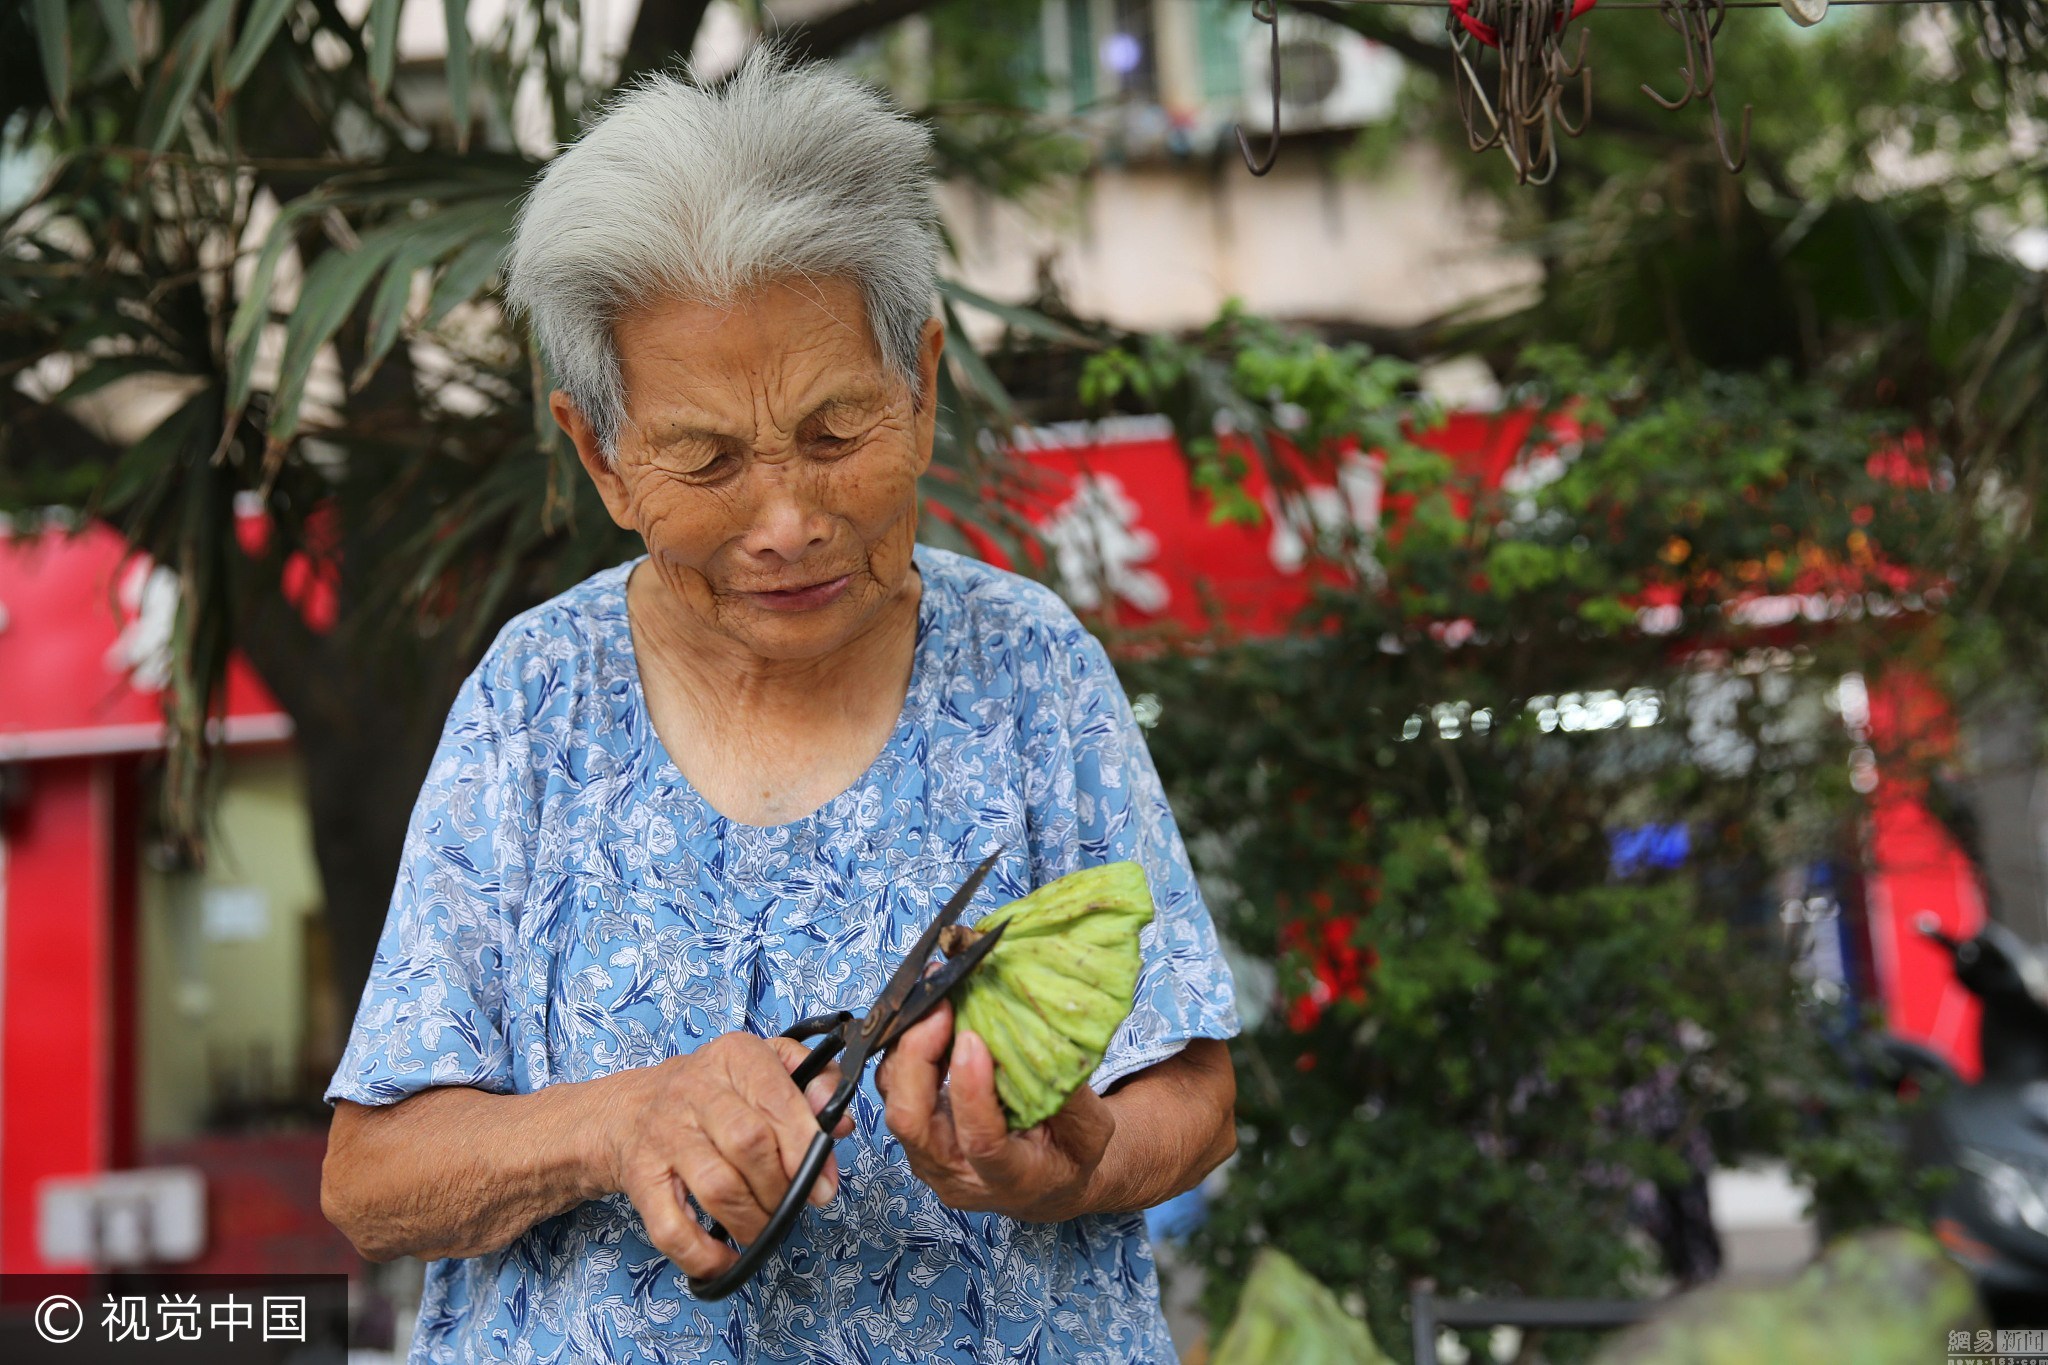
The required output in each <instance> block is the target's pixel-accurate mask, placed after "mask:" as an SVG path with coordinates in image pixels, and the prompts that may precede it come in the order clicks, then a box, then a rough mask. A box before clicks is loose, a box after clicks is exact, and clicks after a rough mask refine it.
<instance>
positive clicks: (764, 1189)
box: [599, 1033, 853, 1277]
mask: <svg viewBox="0 0 2048 1365" xmlns="http://www.w3.org/2000/svg"><path fill="white" fill-rule="evenodd" d="M805 1052H806V1049H805V1047H804V1045H803V1044H802V1043H800V1042H797V1041H796V1040H794V1039H790V1038H759V1037H756V1036H754V1035H753V1034H750V1033H727V1034H723V1035H721V1036H720V1037H717V1038H714V1039H712V1040H711V1041H710V1042H708V1043H706V1044H704V1045H703V1046H702V1047H700V1048H698V1049H697V1050H696V1051H694V1052H692V1053H690V1054H689V1055H687V1056H683V1057H671V1058H670V1059H669V1060H667V1061H665V1062H662V1063H661V1064H659V1065H658V1066H650V1067H641V1068H638V1069H636V1070H633V1071H627V1072H621V1073H619V1074H618V1075H617V1076H616V1077H614V1078H613V1079H614V1081H615V1082H616V1084H615V1086H614V1088H613V1090H612V1091H611V1092H610V1093H609V1094H608V1095H607V1097H606V1108H605V1110H604V1112H603V1119H602V1121H603V1122H604V1124H605V1128H606V1132H605V1134H604V1136H605V1141H604V1142H602V1143H601V1144H600V1147H599V1150H600V1151H601V1152H602V1153H603V1154H604V1156H603V1158H602V1159H603V1160H604V1161H605V1162H606V1163H607V1166H606V1169H605V1170H604V1171H602V1172H601V1173H600V1174H601V1176H602V1179H603V1183H604V1186H605V1188H606V1189H613V1190H621V1191H624V1193H625V1195H626V1197H627V1198H629V1199H631V1200H632V1201H633V1207H634V1208H636V1209H638V1210H639V1211H640V1217H641V1219H642V1220H643V1221H644V1222H645V1223H646V1225H647V1237H648V1240H649V1241H651V1242H652V1243H653V1244H654V1245H655V1247H656V1249H658V1250H659V1251H660V1252H661V1253H662V1254H663V1255H665V1256H667V1257H668V1258H669V1259H670V1260H671V1261H674V1262H675V1263H676V1264H677V1265H679V1266H681V1267H682V1268H683V1269H684V1270H685V1271H686V1272H688V1273H689V1274H691V1275H695V1276H699V1277H704V1276H710V1275H716V1274H718V1273H719V1272H720V1271H722V1270H724V1269H725V1268H726V1267H727V1266H729V1265H731V1264H732V1263H733V1262H734V1261H735V1260H737V1259H739V1258H738V1256H737V1255H736V1254H735V1253H734V1252H733V1250H732V1248H731V1247H728V1246H726V1245H725V1244H724V1243H723V1242H720V1241H718V1240H716V1239H715V1238H713V1237H712V1236H711V1234H709V1233H708V1232H706V1231H705V1230H704V1228H703V1225H702V1224H700V1223H699V1222H698V1221H697V1219H696V1217H695V1215H694V1214H693V1213H692V1211H691V1209H690V1207H689V1205H687V1204H686V1203H684V1202H683V1201H684V1197H685V1196H686V1195H695V1196H696V1198H697V1202H698V1203H699V1204H701V1205H702V1206H703V1207H704V1211H705V1212H706V1213H709V1214H710V1215H711V1216H712V1217H713V1218H716V1219H717V1220H718V1221H719V1222H721V1223H723V1224H724V1225H725V1227H726V1229H727V1230H728V1231H730V1232H731V1233H732V1235H733V1236H735V1237H737V1238H739V1239H740V1242H741V1243H742V1244H743V1245H744V1244H746V1243H749V1242H752V1241H753V1240H754V1239H755V1238H756V1237H758V1236H760V1235H761V1232H762V1230H763V1229H764V1228H766V1227H767V1225H768V1219H769V1216H770V1215H771V1214H773V1213H774V1212H775V1206H776V1205H777V1204H779V1203H781V1202H782V1196H783V1195H784V1194H785V1193H787V1192H788V1190H789V1184H790V1181H791V1180H792V1179H794V1178H795V1176H796V1172H797V1167H798V1166H799V1165H801V1164H802V1162H803V1159H804V1151H805V1149H806V1148H808V1147H809V1146H810V1145H811V1139H812V1138H814V1137H816V1136H817V1135H818V1120H817V1114H818V1111H819V1110H821V1109H823V1108H824V1107H825V1102H826V1101H827V1100H828V1099H830V1098H831V1096H832V1091H833V1089H834V1088H835V1087H836V1086H837V1085H838V1084H839V1068H838V1067H836V1066H828V1067H827V1068H825V1071H824V1073H823V1074H821V1075H820V1076H818V1077H817V1079H815V1080H813V1081H812V1082H811V1083H810V1085H809V1087H807V1088H806V1090H805V1091H804V1092H803V1093H801V1094H799V1093H798V1092H797V1088H796V1087H795V1086H794V1085H792V1084H791V1083H790V1074H791V1073H792V1072H794V1071H795V1070H796V1068H797V1066H798V1065H799V1064H800V1063H801V1062H802V1061H803V1059H804V1056H805ZM852 1131H853V1120H852V1119H851V1118H850V1117H849V1118H843V1119H841V1120H840V1121H839V1126H838V1127H837V1128H836V1129H834V1130H833V1134H832V1135H833V1136H834V1137H845V1136H846V1135H847V1134H848V1133H851V1132H852ZM838 1192H839V1162H838V1158H837V1157H829V1158H827V1159H826V1162H825V1169H824V1172H823V1174H821V1175H820V1176H819V1177H818V1183H817V1184H816V1185H814V1186H813V1187H812V1189H811V1202H812V1203H813V1204H818V1205H824V1204H828V1203H830V1202H831V1201H832V1198H833V1196H834V1195H836V1194H837V1193H838Z"/></svg>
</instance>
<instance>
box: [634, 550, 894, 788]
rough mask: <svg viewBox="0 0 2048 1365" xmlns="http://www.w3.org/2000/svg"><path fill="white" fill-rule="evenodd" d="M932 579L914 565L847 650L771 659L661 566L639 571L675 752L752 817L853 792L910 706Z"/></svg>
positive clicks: (651, 686)
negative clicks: (729, 629)
mask: <svg viewBox="0 0 2048 1365" xmlns="http://www.w3.org/2000/svg"><path fill="white" fill-rule="evenodd" d="M642 570H646V571H645V572H642ZM923 587H924V585H923V583H922V581H921V578H920V576H919V574H918V573H917V571H916V570H915V569H912V570H911V571H910V573H909V574H907V575H906V577H905V580H904V584H903V588H902V590H901V591H900V592H898V593H897V594H896V595H895V596H894V597H893V598H892V599H891V600H890V601H889V602H887V603H886V604H884V605H883V606H882V607H881V608H880V609H879V610H878V611H876V612H875V613H874V616H873V617H872V618H871V619H870V621H869V622H868V624H867V625H866V626H865V627H864V628H863V629H862V630H861V631H860V632H859V633H858V634H856V635H854V636H852V637H851V638H849V639H848V640H847V641H845V642H844V643H843V644H841V645H840V646H839V647H838V648H836V649H834V650H832V651H831V652H830V653H827V654H823V655H819V656H817V657H815V658H809V659H769V658H762V657H761V656H759V655H757V654H754V653H752V652H751V651H749V650H747V649H746V648H745V647H744V646H743V645H741V644H740V643H739V642H737V641H734V640H732V639H730V638H729V637H726V636H723V635H720V634H718V633H716V632H714V631H712V630H710V629H708V628H706V627H705V626H703V625H702V624H701V623H699V622H697V621H695V620H694V619H691V618H690V617H688V616H687V614H686V610H685V609H684V608H682V606H681V604H680V603H678V602H677V601H676V599H675V597H674V595H673V594H672V593H671V592H670V590H669V589H668V587H667V586H666V585H664V584H663V583H662V582H661V580H660V579H659V577H658V576H657V575H656V574H655V573H654V572H653V571H652V570H651V569H647V566H646V565H645V564H642V565H641V566H639V567H638V568H636V569H635V570H634V572H633V574H632V575H631V577H630V578H629V579H628V581H627V591H626V599H627V607H628V611H629V613H630V616H631V621H632V629H633V637H634V652H635V654H636V655H637V656H638V657H639V661H640V682H641V686H642V687H643V688H644V689H645V691H646V694H647V706H648V712H649V714H650V716H651V717H652V718H653V720H654V727H655V732H656V734H657V735H658V736H659V737H660V738H661V740H662V742H663V744H664V745H665V746H666V747H667V749H668V751H669V756H670V758H671V760H672V761H673V762H675V764H676V766H677V767H678V768H679V769H680V770H681V771H682V773H683V775H684V776H685V777H686V778H688V779H689V780H690V781H691V783H692V784H694V785H696V786H697V787H698V788H699V789H700V790H703V791H704V793H705V795H706V796H707V797H710V798H711V799H712V800H713V804H714V805H717V806H718V807H719V808H720V809H722V810H724V811H725V812H726V813H727V814H729V815H733V816H734V817H735V818H739V819H743V820H747V821H748V822H749V823H756V824H759V823H770V822H772V821H773V819H774V818H775V817H777V816H787V814H788V810H789V809H792V808H794V809H797V811H798V813H802V812H803V811H807V810H809V809H812V808H814V807H815V806H816V805H818V804H822V803H823V801H824V800H827V799H829V798H830V797H831V796H832V795H835V794H836V793H838V792H839V791H841V790H843V789H844V788H845V787H846V786H847V785H849V784H850V783H851V782H852V781H853V780H854V779H855V778H857V777H858V776H859V775H860V773H861V772H863V771H865V770H866V768H867V766H868V765H869V764H870V763H872V762H873V761H874V756H875V754H876V753H878V752H880V750H881V748H882V747H883V746H884V745H885V744H886V743H887V741H888V737H889V734H890V733H891V732H892V731H893V730H894V728H895V723H896V718H897V716H898V715H899V713H900V712H901V711H902V707H903V698H904V694H905V692H906V690H907V688H908V686H909V682H910V673H911V667H912V664H913V662H914V660H915V656H916V649H917V620H918V605H919V602H920V600H921V598H922V596H923ZM814 798H815V799H814ZM806 802H809V803H810V804H808V805H806V804H805V803H806Z"/></svg>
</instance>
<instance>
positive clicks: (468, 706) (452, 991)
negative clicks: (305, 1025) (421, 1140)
mask: <svg viewBox="0 0 2048 1365" xmlns="http://www.w3.org/2000/svg"><path fill="white" fill-rule="evenodd" d="M484 675H485V669H484V668H479V669H478V671H477V672H476V673H473V674H471V675H470V677H469V678H468V680H467V681H465V682H464V683H463V686H462V690H461V692H460V694H458V695H457V697H456V699H455V705H454V706H453V708H452V709H451V710H450V711H449V714H448V721H447V724H446V726H444V727H443V729H442V732H441V741H440V744H439V746H438V747H437V748H436V750H435V753H434V761H433V764H432V766H431V767H430V768H429V769H428V772H427V779H426V782H425V784H424V785H423V786H422V787H421V788H420V795H419V800H418V802H417V803H416V804H415V805H414V807H413V812H412V820H411V822H410V824H409V825H408V827H407V829H406V835H405V847H404V852H403V855H402V857H401V860H400V864H399V869H398V880H397V884H396V886H395V887H394V888H393V890H392V893H391V907H390V910H389V912H388V913H387V914H386V916H385V920H384V929H383V932H382V934H381V935H380V936H379V938H378V942H377V954H376V958H375V959H374V961H373V962H372V963H371V965H370V979H369V982H368V984H367V985H366V986H365V987H364V988H363V998H362V1003H361V1004H360V1006H359V1007H358V1008H357V1010H356V1017H355V1025H354V1027H353V1029H352V1030H351V1031H350V1033H349V1040H348V1047H347V1050H346V1051H345V1052H344V1053H343V1055H342V1059H341V1064H340V1066H339V1067H337V1068H336V1069H335V1073H334V1079H333V1080H332V1081H331V1082H329V1084H328V1086H327V1095H326V1098H327V1099H328V1101H329V1102H330V1103H331V1102H332V1101H334V1100H337V1099H344V1100H353V1101H355V1102H356V1103H358V1104H371V1105H383V1104H395V1103H397V1102H398V1101H399V1100H402V1099H405V1098H407V1097H409V1096H411V1095H415V1094H417V1093H419V1092H420V1091H422V1090H425V1089H428V1088H429V1087H432V1086H444V1085H448V1086H470V1087H473V1088H476V1089H480V1090H489V1091H494V1092H497V1093H501V1094H502V1093H505V1092H508V1091H510V1090H512V1089H513V1088H514V1084H513V1072H512V1059H511V1052H510V1049H509V1048H508V1046H507V1043H506V1036H507V1030H506V1026H505V1020H506V1009H505V1000H506V972H507V970H508V953H507V945H508V943H509V940H510V935H509V934H508V933H507V930H506V925H507V923H508V922H509V919H510V913H511V905H510V902H511V901H512V900H513V898H514V896H515V894H516V890H517V885H516V883H517V878H516V877H514V876H513V875H511V874H510V873H509V872H508V871H507V869H510V868H512V867H515V866H519V867H523V866H524V860H523V856H522V850H520V849H519V848H517V847H516V846H514V845H516V844H517V842H518V841H517V834H516V831H517V829H518V828H519V822H518V819H517V815H516V803H515V802H514V799H513V796H512V790H511V783H509V782H508V780H507V772H506V747H507V746H506V743H505V740H504V737H503V735H502V734H501V733H500V728H499V723H498V717H497V716H496V715H495V714H494V712H493V708H492V705H491V700H490V694H489V690H488V688H487V687H486V685H485V682H484Z"/></svg>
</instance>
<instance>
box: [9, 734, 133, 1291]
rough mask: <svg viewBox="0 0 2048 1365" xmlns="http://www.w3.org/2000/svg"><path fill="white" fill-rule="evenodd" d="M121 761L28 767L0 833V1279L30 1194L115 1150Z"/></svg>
mask: <svg viewBox="0 0 2048 1365" xmlns="http://www.w3.org/2000/svg"><path fill="white" fill-rule="evenodd" d="M120 763H121V760H118V759H106V758H97V759H67V760H57V761H52V762H47V763H37V764H33V765H31V766H30V769H29V783H30V788H29V800H28V802H27V804H26V806H25V807H24V808H22V809H20V810H17V811H16V812H14V814H13V815H12V817H11V818H10V820H9V823H8V828H7V863H6V877H7V886H6V893H7V894H6V901H5V914H6V923H5V926H4V943H0V952H4V953H5V958H4V962H5V970H4V994H0V1270H5V1271H7V1272H10V1273H21V1272H26V1271H39V1270H44V1269H46V1268H47V1267H46V1266H45V1265H44V1263H43V1262H42V1260H41V1258H40V1257H38V1256H37V1254H36V1190H37V1187H38V1185H40V1184H41V1182H42V1181H43V1180H44V1179H46V1178H47V1177H50V1176H53V1175H72V1174H80V1173H85V1172H90V1171H97V1170H105V1169H108V1168H110V1167H112V1166H115V1165H117V1164H119V1163H120V1161H121V1160H122V1159H123V1157H124V1156H125V1155H126V1153H125V1152H124V1151H123V1150H122V1147H123V1145H124V1143H123V1139H122V1134H123V1133H124V1130H126V1129H127V1128H128V1127H129V1125H128V1124H126V1123H125V1122H124V1121H123V1120H124V1118H125V1117H126V1116H127V1114H128V1111H129V1105H130V1104H131V1103H132V1095H131V1093H130V1092H132V1090H133V1078H132V1074H131V1072H130V1065H131V1064H130V1061H129V1057H130V1053H131V1050H130V1047H129V1046H128V1039H127V1038H126V1037H124V1036H123V1035H124V1032H125V1031H124V1030H123V1029H121V1028H120V1027H119V1024H120V1018H119V1014H118V1011H119V1010H121V1009H123V1008H125V1006H123V1005H121V1004H119V1003H117V1002H119V1001H122V1000H125V999H129V998H131V997H132V993H133V992H132V983H133V976H134V973H133V970H132V960H133V959H132V956H130V954H132V951H133V932H132V930H133V924H134V914H133V910H134V900H133V894H132V879H130V878H127V877H122V876H121V875H120V873H119V869H123V868H127V867H128V866H129V865H130V864H132V862H133V858H134V850H133V836H132V833H128V835H127V838H126V839H125V840H124V838H123V835H124V833H126V832H127V831H128V830H129V822H128V821H127V820H126V819H125V818H124V813H123V811H122V810H121V806H122V805H123V804H124V802H125V801H126V797H127V794H126V793H125V792H123V791H121V790H120V786H121V783H120V778H121V770H120V766H119V765H120Z"/></svg>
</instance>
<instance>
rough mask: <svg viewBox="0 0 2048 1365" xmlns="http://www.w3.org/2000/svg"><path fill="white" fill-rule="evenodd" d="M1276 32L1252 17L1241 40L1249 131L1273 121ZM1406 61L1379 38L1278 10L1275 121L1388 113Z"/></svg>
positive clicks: (1347, 124)
mask: <svg viewBox="0 0 2048 1365" xmlns="http://www.w3.org/2000/svg"><path fill="white" fill-rule="evenodd" d="M1272 42H1273V36H1272V34H1271V33H1269V32H1267V30H1266V26H1265V25H1263V24H1253V25H1251V26H1250V31H1249V33H1248V34H1247V35H1246V37H1245V43H1244V50H1243V51H1244V105H1245V107H1244V114H1243V123H1244V127H1245V131H1247V132H1266V131H1269V130H1270V129H1271V128H1272V126H1273V84H1272V82H1273V49H1272ZM1402 69H1403V64H1402V61H1401V59H1400V58H1399V57H1397V56H1395V55H1394V53H1393V52H1392V51H1391V50H1390V49H1388V48H1386V47H1383V46H1382V45H1380V44H1378V43H1375V42H1373V41H1372V40H1371V39H1369V38H1366V37H1364V36H1362V35H1360V34H1357V33H1354V32H1352V31H1351V30H1350V29H1348V28H1345V27H1344V26H1343V25H1341V24H1333V23H1331V22H1330V21H1329V20H1327V19H1318V18H1316V17H1315V16H1314V15H1309V14H1296V13H1293V12H1292V11H1289V10H1284V9H1283V10H1282V11H1281V12H1280V128H1281V131H1282V132H1286V133H1308V132H1317V131H1322V130H1325V129H1342V128H1358V127H1362V126H1363V125H1365V124H1368V123H1378V122H1380V121H1382V120H1384V119H1386V118H1389V117H1391V116H1392V114H1393V112H1394V99H1395V96H1396V95H1397V94H1398V93H1399V92H1400V88H1401V74H1402Z"/></svg>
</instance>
